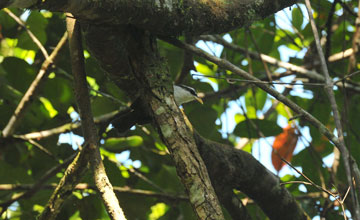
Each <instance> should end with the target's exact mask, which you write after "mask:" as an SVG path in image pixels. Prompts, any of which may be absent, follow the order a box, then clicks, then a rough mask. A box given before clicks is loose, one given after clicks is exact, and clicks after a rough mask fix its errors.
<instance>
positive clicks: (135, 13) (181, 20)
mask: <svg viewBox="0 0 360 220" xmlns="http://www.w3.org/2000/svg"><path fill="white" fill-rule="evenodd" d="M24 1H25V2H26V0H24ZM28 1H29V0H28ZM38 2H39V3H38V4H35V5H32V8H36V9H47V10H50V11H62V12H70V13H72V14H73V15H74V16H75V17H76V18H77V19H78V20H82V21H86V22H88V23H91V24H95V23H97V24H106V25H112V26H117V25H127V24H131V25H134V26H136V27H138V28H142V29H146V30H150V31H151V32H152V33H154V34H158V35H166V36H175V35H180V34H183V33H191V34H192V35H199V34H205V33H207V34H214V33H224V32H228V31H231V30H234V29H236V28H239V27H242V26H244V25H247V24H249V23H251V22H253V21H255V20H259V19H262V18H265V17H267V16H269V15H271V14H274V13H275V12H277V11H279V10H281V9H283V8H286V7H289V6H291V5H293V4H295V3H296V2H297V0H177V1H176V0H157V1H155V0H103V1H98V0H89V1H82V0H72V1H66V0H46V1H38ZM26 5H28V4H26Z"/></svg>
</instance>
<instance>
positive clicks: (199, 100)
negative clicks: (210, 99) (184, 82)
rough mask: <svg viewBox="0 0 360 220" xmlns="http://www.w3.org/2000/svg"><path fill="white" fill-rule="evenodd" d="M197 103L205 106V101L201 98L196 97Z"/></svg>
mask: <svg viewBox="0 0 360 220" xmlns="http://www.w3.org/2000/svg"><path fill="white" fill-rule="evenodd" d="M195 99H196V101H198V102H200V103H201V104H204V102H203V100H202V99H201V98H199V97H195Z"/></svg>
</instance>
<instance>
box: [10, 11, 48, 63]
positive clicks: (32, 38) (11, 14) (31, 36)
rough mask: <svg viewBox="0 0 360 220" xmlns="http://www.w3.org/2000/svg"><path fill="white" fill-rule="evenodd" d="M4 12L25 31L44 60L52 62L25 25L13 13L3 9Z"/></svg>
mask: <svg viewBox="0 0 360 220" xmlns="http://www.w3.org/2000/svg"><path fill="white" fill-rule="evenodd" d="M4 11H5V12H6V13H7V14H8V15H9V16H10V17H11V18H12V19H14V20H15V21H16V22H17V23H18V24H19V25H20V26H21V27H22V28H24V29H25V31H26V33H28V35H29V37H30V38H31V40H32V41H33V42H34V43H35V44H36V46H38V48H39V49H40V51H41V52H42V54H43V55H44V57H45V59H46V60H50V61H51V62H52V59H51V58H50V56H49V54H48V52H47V51H46V49H45V47H44V46H43V45H42V44H41V42H40V40H39V39H38V38H37V37H36V36H35V35H34V34H33V32H32V31H31V30H30V29H29V28H27V27H26V24H25V23H24V22H23V21H22V20H21V19H20V18H19V17H18V16H16V15H15V14H14V13H12V12H11V11H10V10H9V9H7V8H4Z"/></svg>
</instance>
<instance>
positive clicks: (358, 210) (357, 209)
mask: <svg viewBox="0 0 360 220" xmlns="http://www.w3.org/2000/svg"><path fill="white" fill-rule="evenodd" d="M305 4H306V9H307V11H308V14H309V20H310V24H311V28H312V31H313V34H314V38H315V43H316V49H317V52H318V54H319V57H320V62H321V69H322V72H323V74H324V76H325V84H326V86H325V91H326V93H327V95H328V98H329V101H330V105H331V109H332V112H333V116H334V121H335V125H336V131H337V136H338V140H339V146H338V148H339V150H340V152H341V156H342V158H343V162H344V167H345V172H346V177H347V182H348V184H349V186H350V188H351V190H350V195H351V199H352V206H353V207H352V208H353V217H354V219H355V220H359V219H360V205H359V200H358V198H357V194H356V190H355V186H354V185H353V172H352V171H354V170H356V168H355V169H354V168H353V169H352V168H351V166H350V154H349V151H348V149H347V148H346V145H345V141H344V134H343V128H342V124H341V118H340V113H339V110H338V107H337V104H336V99H335V95H334V92H333V87H334V84H333V81H332V79H331V78H330V75H329V71H328V68H327V65H326V60H325V56H324V53H323V51H322V48H321V44H320V38H319V34H318V31H317V28H316V25H315V21H314V17H313V15H312V11H311V10H312V9H311V5H310V1H309V0H305ZM354 51H356V50H354ZM356 167H357V166H356ZM355 175H356V174H355ZM358 175H359V174H358ZM355 181H358V178H356V180H355ZM359 184H360V182H355V185H359Z"/></svg>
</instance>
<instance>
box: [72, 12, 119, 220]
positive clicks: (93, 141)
mask: <svg viewBox="0 0 360 220" xmlns="http://www.w3.org/2000/svg"><path fill="white" fill-rule="evenodd" d="M70 17H72V16H71V15H70V16H69V17H68V18H67V19H66V22H67V30H68V32H69V46H70V57H71V65H72V71H73V74H74V84H75V85H74V86H75V96H76V100H77V103H78V107H79V112H80V118H81V121H82V130H83V135H84V138H85V142H86V143H87V144H88V145H87V146H86V148H88V149H86V150H85V151H87V152H89V159H90V161H89V162H90V165H91V168H92V170H93V172H94V181H95V185H96V187H97V190H98V191H99V193H100V195H101V198H102V200H103V202H104V205H105V208H106V211H107V212H108V214H109V217H110V218H111V219H126V218H125V215H124V213H123V211H122V209H121V208H120V205H119V201H118V199H117V198H116V195H115V193H114V191H113V187H112V185H111V183H110V181H109V179H108V177H107V175H106V172H105V167H104V164H103V162H102V159H101V155H100V151H99V137H98V135H97V131H96V127H95V123H94V120H93V116H92V112H91V105H90V97H89V91H88V87H87V82H86V73H85V64H84V52H83V49H82V42H81V30H80V24H79V23H78V22H77V21H76V20H75V19H73V18H70Z"/></svg>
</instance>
